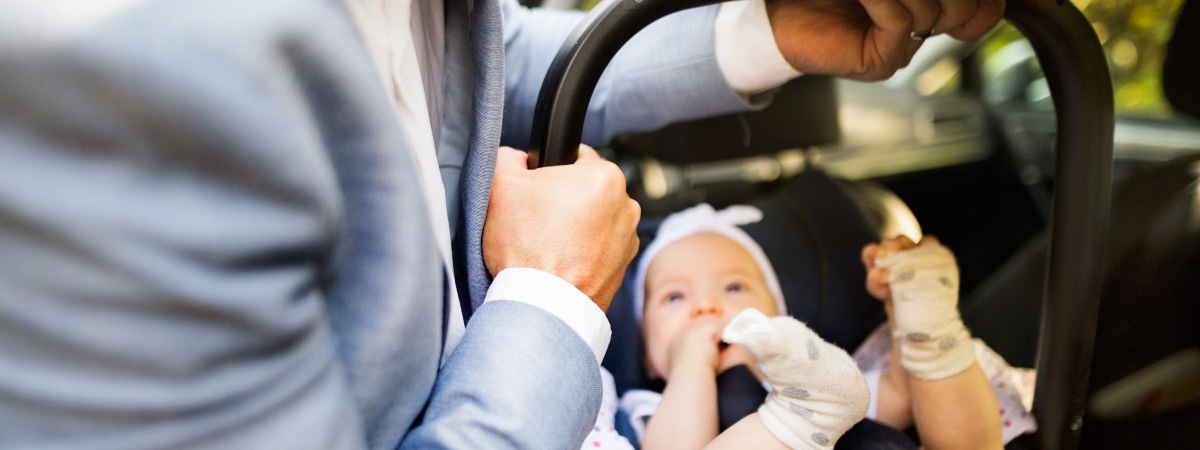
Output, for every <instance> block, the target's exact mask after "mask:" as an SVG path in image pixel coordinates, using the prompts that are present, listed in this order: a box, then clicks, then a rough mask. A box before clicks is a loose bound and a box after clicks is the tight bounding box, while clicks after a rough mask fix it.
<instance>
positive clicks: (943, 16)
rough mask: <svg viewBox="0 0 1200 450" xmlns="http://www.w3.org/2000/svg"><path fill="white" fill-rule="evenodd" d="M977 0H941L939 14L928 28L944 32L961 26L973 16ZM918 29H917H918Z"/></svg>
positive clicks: (936, 31)
mask: <svg viewBox="0 0 1200 450" xmlns="http://www.w3.org/2000/svg"><path fill="white" fill-rule="evenodd" d="M977 1H978V0H941V4H940V5H939V6H940V8H939V10H940V14H939V15H938V17H937V20H936V22H934V23H933V26H932V28H930V29H929V30H930V31H932V32H935V33H944V32H946V31H948V30H953V29H955V28H958V27H960V26H962V25H963V24H965V23H967V22H968V21H970V20H971V18H972V17H974V16H975V11H976V9H977V6H976V5H977ZM918 31H919V30H918Z"/></svg>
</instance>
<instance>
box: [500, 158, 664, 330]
mask: <svg viewBox="0 0 1200 450" xmlns="http://www.w3.org/2000/svg"><path fill="white" fill-rule="evenodd" d="M640 217H641V207H640V206H638V204H637V202H636V201H634V200H633V199H631V198H629V196H628V195H627V194H626V193H625V175H624V174H622V173H621V169H619V168H617V166H616V165H615V164H613V163H611V162H608V161H605V160H604V159H603V158H601V157H600V155H598V154H596V151H595V150H592V148H591V147H588V146H586V145H581V146H580V147H579V159H578V160H577V161H576V162H575V164H572V165H567V166H555V167H546V168H541V169H537V170H532V169H530V168H529V158H528V156H527V155H526V153H525V152H522V151H520V150H514V149H512V148H508V147H502V148H500V151H499V154H498V155H497V156H496V175H495V178H494V179H493V180H492V196H491V199H490V200H489V203H488V216H487V221H486V222H485V224H484V226H483V260H484V263H485V264H486V265H487V268H488V271H489V272H491V273H492V275H493V276H495V275H496V274H498V273H500V271H501V270H504V269H507V268H510V267H527V268H532V269H538V270H542V271H545V272H548V273H551V274H554V275H556V276H558V277H559V278H562V279H564V280H566V281H567V282H569V283H571V284H573V285H575V287H577V288H579V290H580V291H582V292H583V293H584V294H585V295H587V296H588V297H589V298H591V299H592V301H593V302H595V303H596V305H597V306H599V307H600V309H601V310H603V311H607V310H608V305H609V303H611V302H612V297H613V295H614V294H616V292H617V288H618V287H619V286H620V285H621V279H622V277H624V275H625V267H626V266H627V265H629V261H631V260H632V259H633V256H634V255H635V254H636V253H637V249H638V238H637V223H638V219H639V218H640Z"/></svg>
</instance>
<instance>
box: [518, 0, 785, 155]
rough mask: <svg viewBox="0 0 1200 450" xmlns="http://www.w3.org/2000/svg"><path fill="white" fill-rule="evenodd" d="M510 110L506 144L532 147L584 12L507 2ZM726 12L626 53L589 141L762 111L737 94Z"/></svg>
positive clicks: (648, 32) (592, 114) (590, 118)
mask: <svg viewBox="0 0 1200 450" xmlns="http://www.w3.org/2000/svg"><path fill="white" fill-rule="evenodd" d="M502 4H503V6H504V41H505V48H504V49H505V59H504V64H505V66H504V71H505V80H504V82H505V88H506V92H505V111H504V114H505V116H504V134H503V137H502V143H503V144H504V145H510V146H513V147H516V148H525V147H527V146H528V144H529V133H530V130H531V129H532V120H533V109H534V105H535V104H536V103H537V95H538V92H539V91H540V90H541V86H542V79H543V78H544V77H545V74H546V70H547V68H549V67H550V62H551V61H553V59H554V55H555V54H556V53H557V52H558V49H559V47H560V46H561V45H562V43H563V42H564V41H565V40H566V38H567V35H568V34H570V32H571V30H572V29H574V28H575V25H576V24H578V22H579V21H580V19H582V18H583V13H581V12H578V11H557V10H541V9H527V8H524V7H522V6H520V5H519V4H518V3H517V2H516V0H503V2H502ZM717 11H718V5H712V6H708V7H702V8H695V9H690V10H685V11H681V12H678V13H675V14H672V15H670V16H667V17H665V18H663V19H660V20H659V21H657V22H655V23H653V24H651V25H650V26H648V27H646V29H644V30H642V31H641V32H640V33H638V34H637V35H636V36H634V37H633V39H631V40H630V41H629V42H628V43H626V45H625V46H624V47H623V48H622V49H621V51H619V52H618V53H617V55H616V57H615V58H614V59H613V61H612V62H611V63H610V64H609V66H608V69H607V70H605V72H604V75H603V76H601V78H600V82H599V83H598V84H597V86H596V91H595V93H594V94H593V95H592V100H591V103H590V104H589V105H588V113H587V119H586V120H585V122H584V130H583V142H584V143H586V144H589V145H603V144H605V143H607V142H608V141H609V140H611V139H612V137H613V136H615V135H617V134H619V133H625V132H634V131H648V130H654V129H658V128H661V127H663V126H666V125H668V124H670V123H672V122H678V121H683V120H690V119H697V118H701V117H709V116H715V115H720V114H725V113H730V112H736V111H747V110H751V109H755V108H757V107H761V106H762V105H761V104H751V103H748V102H747V101H746V99H744V98H743V97H742V96H741V95H739V94H738V93H737V92H735V91H734V90H733V89H732V88H730V87H729V84H728V83H727V82H726V81H725V77H724V75H723V74H722V73H721V69H720V67H719V66H718V65H717V57H716V53H715V44H714V41H713V30H714V22H715V20H716V17H717Z"/></svg>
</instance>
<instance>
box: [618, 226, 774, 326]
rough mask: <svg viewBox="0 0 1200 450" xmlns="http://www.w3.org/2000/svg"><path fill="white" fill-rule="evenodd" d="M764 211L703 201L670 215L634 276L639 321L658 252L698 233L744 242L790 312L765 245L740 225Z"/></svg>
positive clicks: (634, 304)
mask: <svg viewBox="0 0 1200 450" xmlns="http://www.w3.org/2000/svg"><path fill="white" fill-rule="evenodd" d="M762 217H763V213H762V211H760V210H759V209H758V208H755V207H753V206H749V205H733V206H730V207H728V208H725V209H722V210H720V211H716V210H714V209H713V207H712V206H711V205H709V204H707V203H701V204H699V205H696V206H693V207H691V208H688V209H685V210H683V211H680V212H677V213H675V214H672V215H670V216H668V217H667V218H666V219H665V220H663V222H662V225H660V226H659V227H658V234H657V235H656V236H655V237H654V241H653V242H651V243H650V245H649V246H648V247H646V250H645V251H643V252H642V258H641V259H640V260H639V261H638V265H637V273H636V274H634V278H633V315H634V317H635V318H636V319H637V322H638V323H642V305H643V304H644V303H645V301H646V299H645V297H646V269H648V268H649V267H650V262H651V261H654V257H655V256H657V255H658V252H660V251H662V249H664V248H666V247H667V246H668V245H671V244H672V243H674V242H675V241H678V240H680V239H683V238H685V237H688V236H691V235H693V234H696V233H705V232H707V233H716V234H719V235H722V236H725V237H727V238H729V239H732V240H733V241H734V242H737V243H738V244H741V246H742V247H744V248H745V249H746V251H747V252H749V253H750V256H751V257H753V258H754V261H755V262H756V263H758V269H759V270H760V271H762V274H763V278H764V279H765V280H766V283H767V289H768V290H769V291H770V292H771V296H772V297H774V298H775V307H776V308H777V309H778V310H779V314H780V315H784V314H787V305H786V304H785V303H784V301H783V290H782V289H780V288H779V277H777V276H776V275H775V269H774V268H773V267H771V261H770V260H768V259H767V255H766V253H763V250H762V247H759V246H758V243H757V242H755V241H754V239H753V238H751V237H750V235H748V234H746V232H745V231H742V229H741V228H739V227H738V225H745V224H750V223H755V222H758V221H760V220H762Z"/></svg>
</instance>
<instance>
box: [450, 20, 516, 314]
mask: <svg viewBox="0 0 1200 450" xmlns="http://www.w3.org/2000/svg"><path fill="white" fill-rule="evenodd" d="M472 1H473V2H474V3H473V8H472V11H471V63H472V66H473V75H474V77H473V86H474V95H473V97H474V98H473V100H472V107H473V112H474V114H473V118H474V123H473V125H472V128H471V133H470V145H469V151H468V153H467V159H466V162H465V163H464V165H463V175H462V180H461V183H462V184H461V189H460V192H461V201H462V211H463V217H462V218H463V220H462V221H461V222H460V223H461V224H462V227H461V228H460V229H459V232H458V233H456V234H455V240H456V241H457V242H456V245H455V247H456V249H457V250H456V252H455V253H456V257H455V259H456V261H455V262H456V267H458V269H456V270H457V271H458V274H459V276H460V277H462V278H460V279H459V280H460V281H459V298H460V299H461V300H462V301H463V304H464V308H463V310H464V313H465V314H466V315H468V316H469V315H470V312H471V311H474V309H475V308H478V307H479V306H480V305H481V304H482V303H483V298H484V295H486V294H487V289H488V286H489V285H490V284H491V280H492V277H491V275H490V274H489V273H488V271H487V267H485V266H484V264H483V222H484V218H486V217H487V206H488V198H489V197H490V195H491V189H492V174H493V172H494V171H495V169H496V149H497V148H498V147H499V146H500V131H501V125H502V123H503V120H504V29H503V23H502V19H501V15H500V5H499V4H498V2H497V1H496V0H472ZM463 272H465V274H464V273H463ZM463 275H465V277H463ZM464 281H465V282H464ZM464 291H465V292H464Z"/></svg>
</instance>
